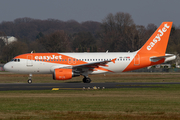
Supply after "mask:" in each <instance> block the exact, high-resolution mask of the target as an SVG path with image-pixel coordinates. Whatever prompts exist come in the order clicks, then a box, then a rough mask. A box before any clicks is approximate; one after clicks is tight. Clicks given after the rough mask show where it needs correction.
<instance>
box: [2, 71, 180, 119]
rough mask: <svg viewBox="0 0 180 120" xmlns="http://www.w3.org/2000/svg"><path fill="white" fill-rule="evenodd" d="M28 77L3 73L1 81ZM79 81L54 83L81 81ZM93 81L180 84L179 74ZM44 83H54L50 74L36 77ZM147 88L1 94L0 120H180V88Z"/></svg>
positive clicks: (126, 76)
mask: <svg viewBox="0 0 180 120" xmlns="http://www.w3.org/2000/svg"><path fill="white" fill-rule="evenodd" d="M26 78H27V76H26V75H18V74H0V80H1V82H3V81H8V82H9V83H16V82H17V81H19V82H26V81H24V79H26ZM79 78H82V77H79ZM79 78H78V77H77V78H74V79H73V80H70V81H54V82H58V83H59V82H74V81H75V82H79V81H78V80H79ZM91 78H92V79H93V82H103V81H105V82H179V78H180V75H179V74H177V73H176V74H164V73H163V74H162V73H158V74H145V73H143V74H137V73H134V74H132V73H129V74H128V73H126V74H115V75H112V74H108V75H106V76H103V75H94V76H91ZM4 79H5V80H4ZM163 80H164V81H163ZM44 81H45V82H47V83H48V82H49V81H50V82H52V80H51V75H35V76H34V82H35V83H40V82H44ZM69 84H71V83H69ZM139 86H144V85H139ZM147 86H148V88H140V87H139V88H119V89H117V88H116V89H104V90H59V91H50V90H39V91H34V90H32V91H0V120H1V119H11V120H20V119H23V120H27V119H30V120H39V119H50V120H59V119H66V120H68V119H73V120H82V119H84V120H86V119H87V120H94V119H96V120H99V119H103V120H119V119H122V120H131V119H133V120H169V119H173V120H178V119H180V92H179V91H180V85H179V84H165V85H162V84H156V85H147Z"/></svg>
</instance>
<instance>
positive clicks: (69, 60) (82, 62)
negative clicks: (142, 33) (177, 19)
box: [4, 22, 176, 84]
mask: <svg viewBox="0 0 180 120" xmlns="http://www.w3.org/2000/svg"><path fill="white" fill-rule="evenodd" d="M172 23H173V22H163V23H162V24H161V25H160V26H159V28H158V29H157V30H156V31H155V32H154V33H153V35H152V36H151V37H150V38H149V39H148V41H147V42H146V43H145V44H144V45H143V46H142V47H141V48H140V49H139V50H137V51H135V52H108V51H107V52H93V53H91V52H90V53H33V52H31V53H27V54H22V55H18V56H16V57H14V58H13V59H12V61H10V62H8V63H6V64H5V65H4V69H5V70H6V71H10V72H15V73H23V74H29V78H28V83H29V84H30V83H32V74H52V76H53V79H54V80H68V79H71V78H72V77H76V76H80V75H82V76H84V78H83V82H84V83H90V82H91V79H90V78H89V77H88V75H89V74H105V73H109V72H110V73H117V72H127V71H131V70H136V69H140V68H144V67H149V66H153V65H157V64H161V63H164V62H167V61H171V60H175V59H176V56H175V55H173V54H166V53H165V52H166V48H167V44H168V40H169V35H170V32H171V27H172Z"/></svg>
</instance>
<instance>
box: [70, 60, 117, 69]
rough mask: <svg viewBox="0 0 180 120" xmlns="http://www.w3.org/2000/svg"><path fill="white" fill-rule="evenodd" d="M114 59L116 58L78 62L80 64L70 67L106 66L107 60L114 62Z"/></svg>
mask: <svg viewBox="0 0 180 120" xmlns="http://www.w3.org/2000/svg"><path fill="white" fill-rule="evenodd" d="M115 60H116V58H115V59H113V60H105V61H99V62H92V63H86V64H80V65H75V66H72V68H81V67H85V68H97V67H99V66H107V67H108V65H106V64H107V63H109V62H113V63H115Z"/></svg>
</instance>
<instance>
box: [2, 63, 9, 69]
mask: <svg viewBox="0 0 180 120" xmlns="http://www.w3.org/2000/svg"><path fill="white" fill-rule="evenodd" d="M3 68H4V70H5V71H9V70H10V65H9V63H6V64H5V65H4V66H3Z"/></svg>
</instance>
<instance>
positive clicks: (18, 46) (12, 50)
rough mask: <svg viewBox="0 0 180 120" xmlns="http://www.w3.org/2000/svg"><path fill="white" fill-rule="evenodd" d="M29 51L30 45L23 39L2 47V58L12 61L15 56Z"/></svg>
mask: <svg viewBox="0 0 180 120" xmlns="http://www.w3.org/2000/svg"><path fill="white" fill-rule="evenodd" d="M27 52H28V46H27V44H26V43H24V42H21V41H15V42H12V43H10V44H8V45H6V46H4V47H3V48H2V56H3V57H2V59H3V60H4V61H6V62H8V61H10V60H11V59H12V58H13V57H15V56H17V55H20V54H24V53H27Z"/></svg>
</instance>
